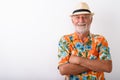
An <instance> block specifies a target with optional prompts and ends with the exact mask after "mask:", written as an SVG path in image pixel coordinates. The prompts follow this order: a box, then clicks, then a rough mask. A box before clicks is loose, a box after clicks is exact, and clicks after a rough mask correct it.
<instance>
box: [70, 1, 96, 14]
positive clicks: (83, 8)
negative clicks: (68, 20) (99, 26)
mask: <svg viewBox="0 0 120 80" xmlns="http://www.w3.org/2000/svg"><path fill="white" fill-rule="evenodd" d="M79 14H91V15H94V13H92V12H91V11H90V8H89V6H88V4H87V3H85V2H80V3H79V4H78V5H77V6H76V7H75V8H74V10H73V12H72V14H71V16H73V15H79Z"/></svg>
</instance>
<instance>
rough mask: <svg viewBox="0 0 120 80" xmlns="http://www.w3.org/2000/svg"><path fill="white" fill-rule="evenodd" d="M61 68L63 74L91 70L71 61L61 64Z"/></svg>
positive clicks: (75, 73)
mask: <svg viewBox="0 0 120 80" xmlns="http://www.w3.org/2000/svg"><path fill="white" fill-rule="evenodd" d="M59 70H60V73H61V74H62V75H71V74H73V75H77V74H80V73H82V72H86V71H89V69H88V68H85V67H83V66H80V65H77V64H71V63H68V64H64V65H61V66H59Z"/></svg>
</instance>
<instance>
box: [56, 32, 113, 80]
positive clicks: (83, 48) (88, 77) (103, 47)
mask: <svg viewBox="0 0 120 80" xmlns="http://www.w3.org/2000/svg"><path fill="white" fill-rule="evenodd" d="M71 54H72V55H77V56H81V57H85V58H88V59H91V60H94V59H99V60H111V56H110V50H109V47H108V43H107V41H106V39H105V38H104V37H103V36H101V35H95V34H91V33H90V34H89V35H88V36H87V38H85V40H84V42H82V40H80V39H79V38H78V36H77V33H72V34H69V35H64V36H63V37H62V38H61V39H60V41H59V45H58V58H59V63H58V66H59V65H61V64H66V63H68V61H69V58H70V55H71ZM69 78H70V80H104V73H103V72H95V71H89V72H83V73H80V74H79V75H70V76H69Z"/></svg>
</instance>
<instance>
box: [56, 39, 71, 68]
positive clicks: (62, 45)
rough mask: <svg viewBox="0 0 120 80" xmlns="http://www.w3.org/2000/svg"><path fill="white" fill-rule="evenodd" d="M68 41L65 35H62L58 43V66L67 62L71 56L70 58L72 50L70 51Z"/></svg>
mask: <svg viewBox="0 0 120 80" xmlns="http://www.w3.org/2000/svg"><path fill="white" fill-rule="evenodd" d="M68 44H69V43H68V42H67V41H66V40H65V38H64V37H62V38H61V39H60V41H59V44H58V59H59V62H58V67H59V66H60V65H62V64H66V63H68V62H69V58H70V55H69V53H70V51H69V47H68Z"/></svg>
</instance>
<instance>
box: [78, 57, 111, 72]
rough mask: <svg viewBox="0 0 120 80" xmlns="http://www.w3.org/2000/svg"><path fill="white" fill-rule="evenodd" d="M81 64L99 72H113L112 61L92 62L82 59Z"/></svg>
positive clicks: (80, 59)
mask: <svg viewBox="0 0 120 80" xmlns="http://www.w3.org/2000/svg"><path fill="white" fill-rule="evenodd" d="M79 64H80V65H82V66H84V67H86V68H89V69H91V70H93V71H98V72H111V70H112V62H111V61H110V60H90V59H87V58H82V57H80V58H79Z"/></svg>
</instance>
